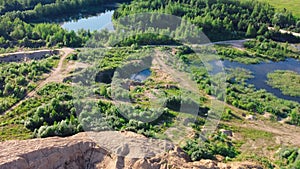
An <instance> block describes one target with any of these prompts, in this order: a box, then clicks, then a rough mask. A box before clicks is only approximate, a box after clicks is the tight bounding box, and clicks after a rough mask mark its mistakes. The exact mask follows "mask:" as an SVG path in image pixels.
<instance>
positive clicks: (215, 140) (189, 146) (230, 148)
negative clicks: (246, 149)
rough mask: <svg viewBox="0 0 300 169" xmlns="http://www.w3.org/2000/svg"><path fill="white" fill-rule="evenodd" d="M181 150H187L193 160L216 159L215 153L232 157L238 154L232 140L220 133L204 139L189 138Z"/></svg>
mask: <svg viewBox="0 0 300 169" xmlns="http://www.w3.org/2000/svg"><path fill="white" fill-rule="evenodd" d="M183 150H184V151H186V152H187V154H188V155H189V156H190V157H191V159H192V160H193V161H198V160H201V159H216V158H215V156H216V155H221V156H223V157H227V158H234V157H236V156H237V155H238V154H239V152H238V151H237V150H236V149H235V147H234V144H233V143H232V141H231V140H230V139H229V138H228V137H227V136H226V135H224V134H221V133H217V134H214V135H212V136H211V137H210V138H209V139H207V140H205V141H203V140H201V138H196V139H193V140H189V141H187V142H186V145H184V146H183Z"/></svg>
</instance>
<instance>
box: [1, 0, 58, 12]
mask: <svg viewBox="0 0 300 169" xmlns="http://www.w3.org/2000/svg"><path fill="white" fill-rule="evenodd" d="M54 2H55V0H43V1H41V0H1V1H0V15H2V14H4V13H5V12H9V11H17V10H20V11H23V10H27V9H33V8H34V6H35V5H37V4H38V3H41V4H43V5H44V4H49V3H54Z"/></svg>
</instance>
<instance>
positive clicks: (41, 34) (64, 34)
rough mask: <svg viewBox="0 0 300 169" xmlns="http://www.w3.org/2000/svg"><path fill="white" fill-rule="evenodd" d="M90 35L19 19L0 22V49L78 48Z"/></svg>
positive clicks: (86, 32)
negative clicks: (33, 23) (17, 47)
mask: <svg viewBox="0 0 300 169" xmlns="http://www.w3.org/2000/svg"><path fill="white" fill-rule="evenodd" d="M90 35H91V34H90V33H89V31H84V30H82V31H79V32H77V33H75V32H74V31H70V32H69V31H67V30H65V29H63V28H61V27H60V26H59V25H57V24H47V23H43V24H35V25H32V24H28V23H26V22H24V21H22V20H20V19H19V18H16V19H14V20H10V18H8V17H4V18H1V20H0V47H2V48H9V47H15V46H20V47H35V48H37V47H41V46H49V47H50V46H56V45H57V46H70V47H80V46H82V44H83V43H84V42H85V41H86V39H87V38H88V37H89V36H90Z"/></svg>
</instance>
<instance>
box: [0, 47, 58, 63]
mask: <svg viewBox="0 0 300 169" xmlns="http://www.w3.org/2000/svg"><path fill="white" fill-rule="evenodd" d="M58 53H59V51H57V50H37V51H28V52H16V53H8V54H1V55H0V63H1V62H21V61H26V60H39V59H43V58H45V57H46V56H47V55H49V56H52V55H57V54H58Z"/></svg>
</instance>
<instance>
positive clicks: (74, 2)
mask: <svg viewBox="0 0 300 169" xmlns="http://www.w3.org/2000/svg"><path fill="white" fill-rule="evenodd" d="M116 2H126V0H108V1H104V0H57V1H54V2H52V1H49V3H45V2H39V3H36V4H35V5H34V7H33V8H32V9H30V10H22V9H18V8H17V7H16V8H15V9H14V10H12V11H11V12H7V13H5V16H8V17H10V18H20V19H22V20H23V21H26V22H32V21H52V20H57V17H62V16H71V15H72V14H78V13H79V12H83V13H87V11H88V12H91V11H93V9H94V8H96V9H97V10H98V12H99V8H100V9H102V8H103V6H104V5H106V4H113V3H116Z"/></svg>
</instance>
